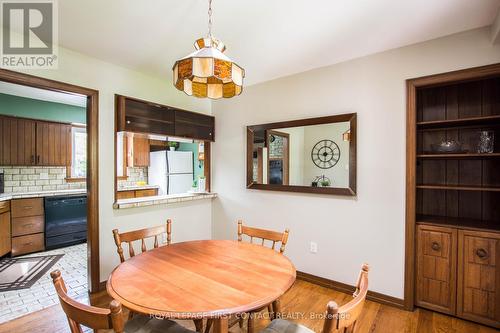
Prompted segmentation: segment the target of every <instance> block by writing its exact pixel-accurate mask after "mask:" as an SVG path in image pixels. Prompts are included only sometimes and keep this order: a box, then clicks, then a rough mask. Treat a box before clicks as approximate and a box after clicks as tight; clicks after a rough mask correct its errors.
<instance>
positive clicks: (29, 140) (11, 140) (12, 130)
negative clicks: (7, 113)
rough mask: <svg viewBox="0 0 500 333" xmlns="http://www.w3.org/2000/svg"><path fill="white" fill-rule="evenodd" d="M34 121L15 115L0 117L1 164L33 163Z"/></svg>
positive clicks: (18, 164)
mask: <svg viewBox="0 0 500 333" xmlns="http://www.w3.org/2000/svg"><path fill="white" fill-rule="evenodd" d="M35 124H36V123H35V121H33V120H29V119H22V118H16V117H0V139H1V143H0V162H1V165H5V166H7V165H15V166H28V165H34V164H35V162H36V161H35Z"/></svg>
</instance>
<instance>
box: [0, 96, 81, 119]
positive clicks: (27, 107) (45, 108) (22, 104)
mask: <svg viewBox="0 0 500 333" xmlns="http://www.w3.org/2000/svg"><path fill="white" fill-rule="evenodd" d="M0 114H3V115H9V116H18V117H25V118H33V119H40V120H52V121H61V122H68V123H81V124H86V123H87V116H86V110H85V108H82V107H79V106H73V105H67V104H61V103H54V102H46V101H41V100H37V99H31V98H26V97H18V96H13V95H6V94H0Z"/></svg>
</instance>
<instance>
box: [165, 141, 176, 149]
mask: <svg viewBox="0 0 500 333" xmlns="http://www.w3.org/2000/svg"><path fill="white" fill-rule="evenodd" d="M167 145H168V147H169V148H170V150H172V151H175V150H176V149H177V147H179V143H178V142H175V141H169V142H168V143H167Z"/></svg>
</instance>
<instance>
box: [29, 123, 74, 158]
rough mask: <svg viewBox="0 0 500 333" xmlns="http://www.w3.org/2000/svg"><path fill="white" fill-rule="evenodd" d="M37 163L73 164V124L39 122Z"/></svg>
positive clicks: (37, 129) (37, 125)
mask: <svg viewBox="0 0 500 333" xmlns="http://www.w3.org/2000/svg"><path fill="white" fill-rule="evenodd" d="M36 164H37V165H43V166H71V125H68V124H60V123H50V122H43V121H38V122H37V124H36Z"/></svg>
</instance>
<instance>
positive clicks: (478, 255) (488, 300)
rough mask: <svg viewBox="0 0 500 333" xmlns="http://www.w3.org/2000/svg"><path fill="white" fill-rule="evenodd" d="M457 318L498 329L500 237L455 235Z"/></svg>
mask: <svg viewBox="0 0 500 333" xmlns="http://www.w3.org/2000/svg"><path fill="white" fill-rule="evenodd" d="M458 235H459V236H458V242H459V243H458V244H459V247H458V248H459V253H458V298H457V314H458V316H460V317H462V318H465V319H469V320H473V321H477V322H480V323H484V324H487V325H492V326H495V327H497V328H500V264H499V263H497V260H499V258H500V234H498V233H490V232H480V231H466V230H460V231H459V233H458Z"/></svg>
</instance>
